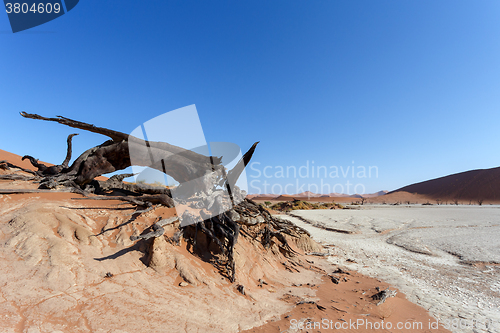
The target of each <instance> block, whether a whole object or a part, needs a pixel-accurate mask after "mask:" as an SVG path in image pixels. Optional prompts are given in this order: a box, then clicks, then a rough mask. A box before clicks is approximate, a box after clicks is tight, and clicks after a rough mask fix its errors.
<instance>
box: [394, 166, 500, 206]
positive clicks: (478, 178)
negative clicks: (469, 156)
mask: <svg viewBox="0 0 500 333" xmlns="http://www.w3.org/2000/svg"><path fill="white" fill-rule="evenodd" d="M400 191H404V192H409V193H417V194H421V195H426V196H429V197H431V198H441V199H449V200H452V199H458V200H466V201H468V200H473V201H476V200H478V199H482V200H485V201H493V202H498V201H500V167H498V168H492V169H479V170H471V171H466V172H460V173H456V174H453V175H449V176H445V177H440V178H436V179H431V180H427V181H424V182H420V183H416V184H412V185H408V186H405V187H402V188H400V189H397V190H395V191H392V192H391V193H395V192H400Z"/></svg>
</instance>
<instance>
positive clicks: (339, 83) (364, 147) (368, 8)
mask: <svg viewBox="0 0 500 333" xmlns="http://www.w3.org/2000/svg"><path fill="white" fill-rule="evenodd" d="M499 18H500V2H498V1H493V0H491V1H479V2H471V1H295V0H293V1H292V0H286V1H285V0H282V1H280V0H273V1H269V0H267V1H255V0H252V1H130V0H128V1H125V0H121V1H118V0H115V1H97V0H85V1H80V3H79V4H78V5H77V6H76V7H75V8H74V9H73V10H72V11H71V12H69V13H68V14H66V15H63V16H62V17H60V18H58V19H56V20H54V21H51V22H49V23H46V24H44V25H41V26H39V27H36V28H33V29H30V30H27V31H25V32H20V33H16V34H12V32H10V26H9V23H8V19H7V14H0V45H1V47H0V76H1V80H0V113H1V130H0V149H4V150H8V151H11V152H14V153H17V154H20V155H24V154H30V155H34V156H35V157H37V158H40V159H41V160H45V161H48V162H52V163H60V162H61V161H62V160H63V159H64V155H65V140H66V136H67V135H68V134H69V133H73V132H75V130H72V129H70V128H66V127H64V126H62V125H58V124H50V123H44V122H40V121H35V120H27V119H24V118H22V117H21V116H20V115H19V112H20V111H26V112H30V113H39V114H42V115H45V116H55V115H63V116H66V117H69V118H75V119H78V120H81V121H86V122H91V123H94V124H96V125H98V126H104V127H110V128H113V129H116V130H119V131H123V132H130V131H132V130H133V129H134V128H135V127H136V126H138V125H140V124H141V123H143V122H145V121H147V120H149V119H151V118H153V117H155V116H158V115H160V114H162V113H164V112H167V111H170V110H174V109H177V108H180V107H183V106H187V105H191V104H196V107H197V109H198V113H199V116H200V119H201V123H202V125H203V128H204V131H205V136H206V138H207V140H208V141H231V142H234V143H237V144H238V145H240V146H241V147H242V149H243V150H246V149H248V148H249V147H250V146H251V144H252V143H253V142H254V141H261V143H260V145H259V147H258V149H257V151H256V153H255V155H254V161H255V162H259V163H261V164H260V165H255V166H254V168H260V169H261V170H262V169H263V168H264V167H265V166H271V167H272V169H268V170H276V167H277V166H284V167H286V166H296V167H297V168H298V167H300V166H303V165H306V163H307V161H309V163H310V164H311V163H312V161H314V164H315V165H316V166H318V165H323V166H327V167H330V166H338V167H340V166H342V167H343V168H344V169H345V168H347V167H348V166H352V165H353V161H354V165H355V166H366V167H368V166H377V167H378V170H379V175H378V178H375V177H372V178H370V179H354V180H351V182H353V181H354V182H355V183H362V184H363V185H364V186H365V189H366V191H367V192H374V191H378V190H382V189H386V190H393V189H396V188H398V187H401V186H404V185H408V184H410V183H413V182H418V181H422V180H426V179H429V178H434V177H439V176H444V175H447V174H450V173H455V172H461V171H466V170H470V169H478V168H490V167H496V166H499V165H500V154H499V150H500V149H499V142H500V130H499V120H500V20H499ZM171 126H175V125H174V124H172V125H171ZM168 128H169V125H167V126H166V127H165V130H167V131H168ZM77 132H79V133H81V135H80V136H78V137H76V138H75V139H74V144H75V154H79V153H81V152H83V151H84V150H85V149H87V148H89V147H91V146H93V145H97V144H100V143H102V142H103V141H105V140H106V138H105V137H102V136H99V135H96V134H90V133H83V132H82V131H77ZM247 172H248V173H247V175H248V176H249V180H254V178H253V176H255V175H256V172H254V171H251V170H248V171H247ZM258 180H259V181H263V180H265V179H264V177H261V178H259V179H258ZM319 181H320V179H319V178H310V179H301V182H311V183H315V182H319ZM323 181H324V182H330V183H345V181H346V180H345V179H343V178H341V179H324V180H323ZM268 182H269V183H271V184H281V185H285V184H287V183H292V182H293V183H295V179H281V178H280V179H269V180H268ZM254 184H257V183H254ZM250 190H251V192H257V190H256V189H255V188H254V189H250ZM351 193H352V191H351Z"/></svg>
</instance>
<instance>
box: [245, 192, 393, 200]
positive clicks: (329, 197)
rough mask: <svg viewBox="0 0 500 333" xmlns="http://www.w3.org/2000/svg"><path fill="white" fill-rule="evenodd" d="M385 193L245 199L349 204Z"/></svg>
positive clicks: (263, 196) (269, 196)
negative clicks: (353, 200) (354, 200)
mask: <svg viewBox="0 0 500 333" xmlns="http://www.w3.org/2000/svg"><path fill="white" fill-rule="evenodd" d="M386 193H388V192H387V191H379V192H376V193H370V194H344V193H329V194H318V193H313V192H309V191H306V192H302V193H297V194H291V195H288V194H282V195H279V194H269V193H267V194H250V195H248V196H247V197H248V198H249V199H253V200H261V201H262V200H267V201H272V200H274V201H292V200H296V199H297V200H308V201H318V202H320V201H321V202H333V201H336V202H351V201H352V199H361V198H377V197H379V196H382V195H385V194H386Z"/></svg>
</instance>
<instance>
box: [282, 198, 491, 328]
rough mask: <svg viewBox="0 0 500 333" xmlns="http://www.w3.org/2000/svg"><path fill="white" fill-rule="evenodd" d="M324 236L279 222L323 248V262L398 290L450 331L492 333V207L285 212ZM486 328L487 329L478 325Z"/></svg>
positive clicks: (291, 218) (378, 207)
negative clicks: (326, 257) (455, 324)
mask: <svg viewBox="0 0 500 333" xmlns="http://www.w3.org/2000/svg"><path fill="white" fill-rule="evenodd" d="M292 214H295V215H297V216H300V217H302V218H305V219H306V220H309V221H310V222H313V223H319V224H320V225H322V226H325V227H329V228H334V229H337V230H338V231H345V232H346V233H340V232H332V231H327V230H324V229H321V228H318V227H314V226H312V225H311V224H308V223H304V221H301V220H299V219H298V218H295V217H291V216H286V217H285V218H287V219H290V220H292V221H293V222H295V223H296V224H298V225H300V226H301V227H304V228H306V229H307V230H308V231H310V232H311V234H312V236H313V238H314V239H315V240H319V241H320V242H322V243H323V244H331V245H332V247H331V249H330V251H331V253H332V254H333V256H332V257H330V261H331V262H333V263H335V264H339V265H342V266H345V267H347V268H350V269H353V270H357V271H359V272H361V273H363V274H367V275H369V276H373V277H377V278H381V279H382V280H384V281H386V282H388V283H390V284H392V285H394V286H396V287H398V288H399V289H400V290H401V291H402V292H404V293H405V294H406V295H407V297H408V298H409V299H410V300H411V301H413V302H415V303H417V304H419V305H421V306H423V307H424V308H426V309H428V310H429V311H430V313H431V314H432V315H434V316H435V317H436V318H438V319H440V321H441V322H444V321H445V320H461V319H462V323H463V326H462V328H459V329H458V330H456V331H457V332H473V331H474V330H473V329H471V328H470V327H465V326H466V324H470V326H471V325H472V323H473V322H472V321H473V320H476V321H477V323H478V324H477V325H476V328H475V332H500V266H499V265H498V263H500V208H499V207H498V206H482V207H480V206H430V207H429V206H420V205H414V206H409V207H404V206H396V207H395V206H382V205H380V206H375V205H374V206H363V207H360V209H357V210H315V211H293V212H292ZM490 321H492V323H493V325H494V326H491V325H490V326H489V328H487V327H486V326H485V323H488V322H490Z"/></svg>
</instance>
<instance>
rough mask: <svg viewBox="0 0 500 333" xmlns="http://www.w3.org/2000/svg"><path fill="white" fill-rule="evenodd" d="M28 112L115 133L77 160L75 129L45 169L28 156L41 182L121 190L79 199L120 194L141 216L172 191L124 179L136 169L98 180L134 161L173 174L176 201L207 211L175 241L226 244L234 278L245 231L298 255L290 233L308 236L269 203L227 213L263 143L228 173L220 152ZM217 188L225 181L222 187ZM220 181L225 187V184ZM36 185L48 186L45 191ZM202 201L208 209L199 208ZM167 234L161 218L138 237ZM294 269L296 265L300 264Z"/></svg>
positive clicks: (228, 270)
mask: <svg viewBox="0 0 500 333" xmlns="http://www.w3.org/2000/svg"><path fill="white" fill-rule="evenodd" d="M21 115H22V116H23V117H25V118H29V119H38V120H44V121H51V122H57V123H59V124H63V125H66V126H70V127H73V128H78V129H81V130H85V131H90V132H93V133H97V134H102V135H105V136H107V137H109V138H110V139H111V140H108V141H106V142H104V143H102V144H101V145H99V146H96V147H93V148H90V149H88V150H87V151H85V152H84V153H83V154H81V155H80V156H79V157H77V158H76V159H75V161H74V162H73V163H72V164H71V165H70V166H69V161H70V159H71V157H70V156H71V138H72V136H73V135H71V136H70V137H68V154H67V156H66V159H65V160H64V161H63V163H62V164H61V165H59V166H54V167H46V166H44V165H42V164H40V163H39V162H38V160H36V159H34V158H32V157H30V156H26V157H25V158H27V159H29V160H30V161H31V162H32V164H33V165H35V166H36V167H37V169H38V174H40V175H43V176H44V177H45V178H43V179H42V180H41V181H40V187H41V188H51V189H55V188H60V187H61V186H64V187H65V188H66V189H67V190H68V191H72V192H74V191H81V192H82V191H83V190H85V191H93V192H94V193H96V194H104V193H106V194H109V192H110V191H115V190H118V191H117V192H113V193H119V192H120V191H121V192H124V193H125V195H121V196H93V197H91V198H78V199H89V200H120V201H124V202H128V203H131V204H133V205H136V206H138V207H141V208H143V209H142V210H138V211H135V212H134V213H135V214H137V213H142V212H146V211H150V210H152V209H153V207H154V205H163V206H166V207H173V206H174V201H173V199H172V193H171V190H170V189H168V188H166V187H151V186H146V185H141V184H129V183H124V182H123V179H124V178H126V177H128V176H131V174H125V175H116V176H113V177H111V178H110V179H108V180H106V181H101V180H95V178H96V177H98V176H101V175H103V174H107V173H111V172H115V171H118V170H123V169H125V168H127V167H129V166H131V165H136V166H147V167H150V168H153V169H156V170H159V171H161V172H163V173H165V174H167V175H169V176H171V177H172V178H174V179H175V180H177V181H178V182H179V183H180V185H179V186H178V187H177V188H176V189H175V191H176V200H180V201H181V202H182V203H183V204H186V205H188V206H191V207H193V208H198V209H201V213H200V214H201V217H202V219H203V221H201V222H200V221H199V217H200V216H194V215H193V216H192V213H190V212H189V210H187V211H185V213H184V214H183V216H182V217H181V220H182V223H181V225H184V226H179V230H178V231H177V232H176V233H175V234H174V237H172V238H171V239H168V240H169V241H170V242H173V243H175V244H179V242H180V239H181V238H184V239H186V240H187V241H188V242H190V243H191V248H192V250H193V251H212V250H210V249H213V246H212V247H210V244H212V243H213V244H215V245H216V246H217V248H219V250H220V256H219V254H217V256H216V258H217V259H215V261H214V265H216V267H219V268H220V270H221V272H222V271H224V274H225V275H226V276H227V277H228V278H229V279H230V280H231V281H234V280H235V278H236V276H235V273H236V272H235V262H234V248H235V245H236V244H237V242H238V238H239V237H240V233H241V231H242V229H245V232H244V234H242V235H243V236H242V237H250V238H251V241H255V242H259V243H261V244H262V245H264V246H265V247H266V248H269V247H270V246H271V245H273V244H276V245H277V246H278V247H279V249H280V251H281V252H282V253H283V254H285V256H287V257H288V256H289V257H291V256H295V255H297V254H298V253H297V252H296V251H294V250H293V249H292V248H291V247H290V245H289V244H288V242H287V238H286V237H285V235H286V234H287V235H289V236H291V237H299V236H300V235H302V234H307V231H305V230H304V229H302V228H299V227H297V226H295V225H293V224H292V223H291V222H288V221H279V220H277V219H275V218H273V217H272V216H271V214H269V212H268V211H267V210H265V209H264V208H263V207H261V206H260V205H258V204H256V203H255V202H253V201H251V200H247V199H245V200H243V201H242V202H241V203H240V204H238V205H237V206H235V207H234V211H230V212H227V213H226V211H227V210H228V209H230V208H231V207H229V206H227V205H228V204H230V203H229V202H228V199H227V198H228V196H227V194H229V197H230V198H231V201H233V202H234V200H233V199H238V201H240V200H241V199H242V193H241V191H240V190H239V189H238V188H237V187H236V186H234V185H235V184H236V182H237V180H238V178H239V177H240V175H241V173H242V172H243V170H244V167H245V166H246V165H248V163H249V162H250V160H251V158H252V156H253V154H254V151H255V149H256V146H257V144H258V142H256V143H255V144H253V145H252V147H251V148H250V149H249V150H248V151H247V152H246V153H245V154H244V155H243V156H242V158H241V160H240V161H239V162H238V163H237V164H236V166H235V167H234V168H233V169H232V170H230V171H228V172H227V173H226V170H225V167H224V166H223V165H222V164H221V157H215V156H204V155H201V154H197V153H195V152H193V151H190V150H186V149H183V148H181V147H177V146H174V145H170V144H168V143H165V142H153V141H145V140H142V139H140V138H137V137H134V136H130V135H127V134H125V133H122V132H118V131H114V130H110V129H107V128H103V127H97V126H95V125H92V124H88V123H84V122H81V121H76V120H73V119H69V118H65V117H61V116H58V117H57V118H46V117H42V116H39V115H36V114H28V113H25V112H22V113H21ZM131 152H132V156H131ZM152 161H153V162H152ZM50 168H52V169H50ZM193 184H194V185H193ZM190 186H191V187H190ZM217 186H219V189H218V188H217ZM220 187H222V188H223V190H220ZM37 191H40V192H41V191H43V190H37ZM46 191H49V190H46ZM0 193H1V192H0ZM21 193H29V192H21ZM179 193H183V194H184V196H183V197H178V196H177V195H178V194H179ZM83 194H86V192H83ZM197 205H198V206H199V205H201V206H203V207H197ZM204 209H205V210H204ZM190 214H191V215H190ZM249 219H252V222H251V223H249V224H248V226H247V224H245V223H244V222H243V221H244V220H246V221H248V220H249ZM185 221H187V222H189V221H191V222H192V223H191V224H190V223H184V222H185ZM160 222H161V221H160ZM200 232H201V233H203V234H204V235H205V236H206V238H207V240H208V245H206V246H207V248H200V246H201V245H200V244H197V242H196V239H197V237H198V233H200ZM163 234H164V229H163V225H162V223H159V222H158V223H155V224H154V225H153V226H152V231H151V232H149V233H146V234H144V235H141V236H135V237H133V239H134V240H137V239H148V238H150V237H158V236H160V235H163ZM245 235H246V236H245ZM209 248H210V249H209ZM290 267H291V269H295V268H293V265H292V266H290Z"/></svg>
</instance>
